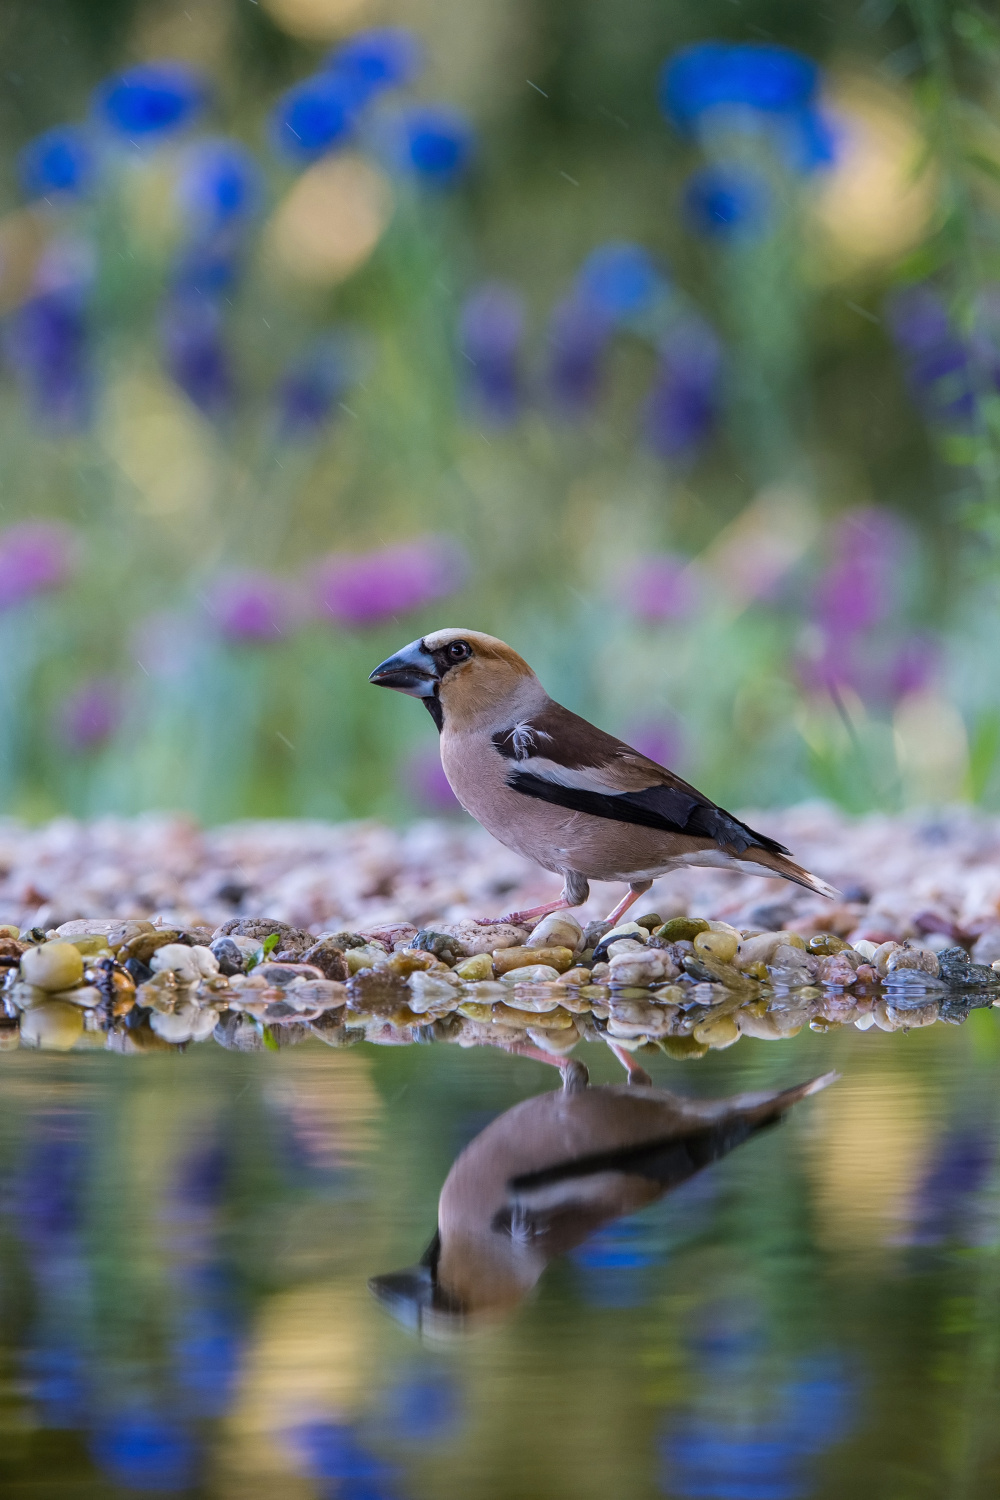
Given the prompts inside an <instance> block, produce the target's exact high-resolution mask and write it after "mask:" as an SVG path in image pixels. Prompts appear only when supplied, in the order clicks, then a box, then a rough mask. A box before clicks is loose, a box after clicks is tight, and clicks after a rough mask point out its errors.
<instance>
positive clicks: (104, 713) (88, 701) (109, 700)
mask: <svg viewBox="0 0 1000 1500" xmlns="http://www.w3.org/2000/svg"><path fill="white" fill-rule="evenodd" d="M121 712H122V696H121V686H120V684H119V683H117V682H115V681H114V680H113V679H112V678H110V677H93V678H91V679H90V681H88V682H83V683H81V684H80V686H79V687H78V688H75V689H74V690H73V692H71V693H70V694H69V696H68V697H67V698H66V699H64V701H63V703H62V704H61V705H60V709H59V730H60V735H61V738H62V739H63V741H64V743H65V744H66V745H68V746H69V748H70V749H71V750H77V751H87V750H94V749H96V748H97V747H98V746H99V745H103V744H105V743H106V741H107V740H109V739H110V738H111V736H112V735H113V734H114V732H115V730H116V729H117V728H118V725H119V723H120V721H121Z"/></svg>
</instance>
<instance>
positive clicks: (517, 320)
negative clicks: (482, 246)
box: [459, 282, 524, 425]
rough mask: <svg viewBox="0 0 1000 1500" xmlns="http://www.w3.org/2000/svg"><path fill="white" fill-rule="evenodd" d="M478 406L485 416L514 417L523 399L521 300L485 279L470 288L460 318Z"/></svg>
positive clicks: (494, 419) (496, 418)
mask: <svg viewBox="0 0 1000 1500" xmlns="http://www.w3.org/2000/svg"><path fill="white" fill-rule="evenodd" d="M459 338H460V341H461V349H462V353H463V355H464V356H465V359H466V360H467V361H468V364H469V367H470V368H469V384H470V388H471V395H472V399H473V402H474V404H475V407H476V409H477V410H478V412H479V413H480V415H482V416H483V417H485V418H486V419H487V420H488V421H492V422H495V423H497V424H498V425H503V424H504V423H507V422H513V421H514V420H515V418H516V417H517V414H518V409H519V407H520V404H521V394H522V390H521V386H522V381H521V369H520V362H521V343H522V341H523V338H524V304H523V302H522V300H521V297H520V296H519V295H518V293H517V292H515V291H513V290H512V289H511V288H510V287H507V286H504V285H502V284H501V283H500V282H489V283H487V285H486V286H483V287H480V288H479V290H478V291H476V292H473V294H472V295H471V297H469V298H468V299H467V300H466V303H465V305H464V307H463V308H462V316H461V321H460V324H459Z"/></svg>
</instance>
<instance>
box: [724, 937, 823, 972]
mask: <svg viewBox="0 0 1000 1500" xmlns="http://www.w3.org/2000/svg"><path fill="white" fill-rule="evenodd" d="M805 946H806V945H805V939H804V938H802V937H801V936H800V935H799V933H797V932H784V931H782V932H758V933H756V934H755V935H754V936H753V937H749V938H741V939H740V942H739V944H738V945H737V949H736V956H735V958H734V959H733V965H734V967H735V968H737V969H744V970H746V969H749V968H751V967H752V965H754V964H769V963H770V962H771V957H772V954H773V953H774V951H775V949H776V948H801V949H802V950H803V952H804V951H805Z"/></svg>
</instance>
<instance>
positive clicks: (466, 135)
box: [383, 104, 475, 188]
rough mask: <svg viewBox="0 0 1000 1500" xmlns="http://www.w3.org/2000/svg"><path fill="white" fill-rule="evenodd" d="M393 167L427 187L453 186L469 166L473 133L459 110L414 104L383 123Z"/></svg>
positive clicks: (473, 148) (444, 106)
mask: <svg viewBox="0 0 1000 1500" xmlns="http://www.w3.org/2000/svg"><path fill="white" fill-rule="evenodd" d="M383 132H384V138H385V141H386V144H387V147H388V154H389V157H390V160H391V161H392V163H393V165H394V166H395V167H396V169H397V170H398V171H400V172H403V173H405V174H406V175H408V176H411V177H415V178H417V179H418V180H419V181H420V182H422V183H424V184H425V186H427V187H437V188H447V187H452V186H453V185H454V184H455V183H456V182H457V181H458V180H459V178H461V177H462V176H463V175H464V173H465V172H466V170H467V169H468V167H469V165H470V163H471V161H472V156H473V152H474V150H475V135H474V133H473V129H472V126H471V124H470V123H469V121H468V120H467V119H466V117H465V115H463V114H462V112H461V111H460V110H457V109H453V108H452V107H451V106H450V105H448V104H414V105H411V106H410V108H408V109H403V110H400V111H399V112H398V113H397V114H395V115H391V116H389V117H388V118H387V119H386V121H385V123H384V126H383Z"/></svg>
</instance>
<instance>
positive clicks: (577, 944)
mask: <svg viewBox="0 0 1000 1500" xmlns="http://www.w3.org/2000/svg"><path fill="white" fill-rule="evenodd" d="M525 946H526V947H528V948H568V949H569V950H570V952H571V953H579V952H580V951H581V949H582V948H583V928H582V927H581V926H580V924H579V922H578V921H577V920H576V918H575V917H574V916H571V915H570V914H569V912H562V911H553V912H550V913H549V915H548V916H547V917H543V918H542V920H541V921H540V922H539V923H538V926H537V927H535V928H533V929H532V932H531V936H530V937H529V938H528V941H527V943H526V944H525ZM998 956H1000V954H998Z"/></svg>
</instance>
